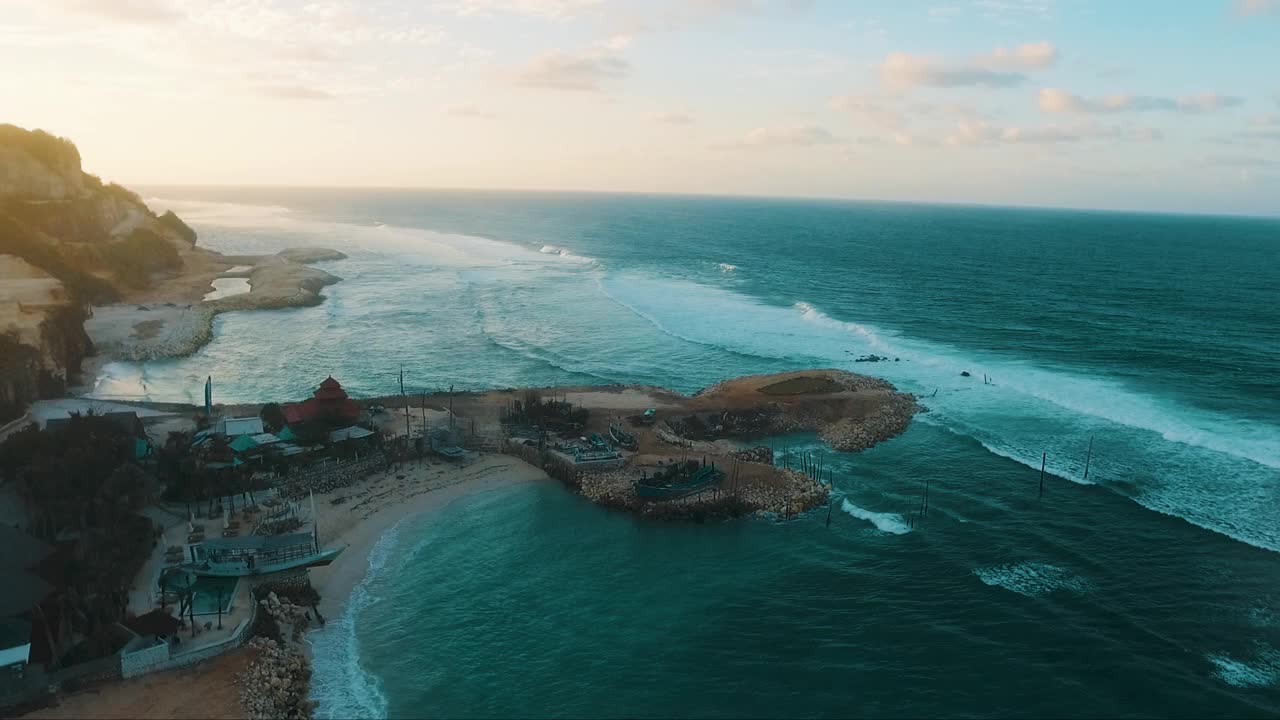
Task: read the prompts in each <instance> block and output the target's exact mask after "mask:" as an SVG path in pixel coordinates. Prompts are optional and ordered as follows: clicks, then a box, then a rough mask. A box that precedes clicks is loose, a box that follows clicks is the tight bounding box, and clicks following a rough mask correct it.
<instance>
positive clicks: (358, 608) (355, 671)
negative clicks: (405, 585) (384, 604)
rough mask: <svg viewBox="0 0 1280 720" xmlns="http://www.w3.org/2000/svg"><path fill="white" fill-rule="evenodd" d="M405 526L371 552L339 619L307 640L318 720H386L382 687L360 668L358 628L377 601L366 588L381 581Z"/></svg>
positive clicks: (388, 534) (398, 525)
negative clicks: (384, 718)
mask: <svg viewBox="0 0 1280 720" xmlns="http://www.w3.org/2000/svg"><path fill="white" fill-rule="evenodd" d="M404 522H405V521H404V520H401V521H400V522H398V523H396V524H395V525H393V526H392V527H391V528H390V529H389V530H387V531H386V532H385V533H383V534H382V537H380V538H378V541H377V542H376V543H374V545H373V548H371V549H370V551H369V559H368V565H369V569H368V570H367V571H366V572H365V576H364V579H363V580H361V581H360V583H359V584H358V585H356V587H355V588H354V589H353V590H352V591H351V595H350V597H348V598H347V601H346V603H345V605H344V606H343V609H342V613H341V614H340V616H339V617H337V618H335V619H333V620H330V621H329V623H328V624H326V625H325V627H324V629H323V630H320V631H319V632H315V631H313V632H311V633H308V634H307V636H306V638H307V642H308V643H310V644H311V646H312V653H311V654H312V677H311V699H312V700H315V701H317V702H318V703H319V707H318V708H316V717H317V718H321V719H325V718H333V719H335V720H336V719H338V718H381V717H386V716H387V696H386V694H385V693H384V692H383V690H382V683H381V681H380V680H379V679H378V678H377V676H375V675H373V674H372V673H370V672H368V671H367V670H365V669H364V667H363V666H362V665H361V664H360V641H359V639H358V637H357V634H356V624H357V623H358V621H359V618H360V615H361V614H362V613H363V612H364V610H365V609H366V608H369V607H372V606H373V605H376V604H377V603H378V602H379V601H380V600H381V598H380V597H379V596H377V595H375V594H374V593H373V592H372V590H371V588H370V584H371V583H373V582H375V581H376V580H377V579H378V578H379V577H380V576H381V574H382V570H383V569H384V568H385V567H386V565H387V561H388V559H389V558H390V557H391V555H392V553H393V552H394V551H395V549H396V548H397V546H398V545H399V542H400V534H401V527H402V526H403V525H404Z"/></svg>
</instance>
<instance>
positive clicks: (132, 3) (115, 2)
mask: <svg viewBox="0 0 1280 720" xmlns="http://www.w3.org/2000/svg"><path fill="white" fill-rule="evenodd" d="M48 6H49V7H50V8H53V9H61V10H65V11H67V12H71V13H78V14H83V15H91V16H94V17H97V18H100V19H104V20H109V21H114V22H120V23H128V24H138V25H154V24H165V23H172V22H177V21H179V20H181V19H182V18H183V14H182V12H181V11H180V10H178V9H177V8H175V7H174V6H173V5H172V4H171V3H170V2H169V0H50V1H49V5H48Z"/></svg>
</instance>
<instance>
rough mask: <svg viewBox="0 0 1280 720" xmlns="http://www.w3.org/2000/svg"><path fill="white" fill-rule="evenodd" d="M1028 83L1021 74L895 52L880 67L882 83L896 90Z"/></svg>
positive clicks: (1010, 85) (1002, 85)
mask: <svg viewBox="0 0 1280 720" xmlns="http://www.w3.org/2000/svg"><path fill="white" fill-rule="evenodd" d="M1024 80H1026V77H1025V76H1024V75H1022V74H1020V73H1010V72H997V71H995V70H989V69H987V68H984V67H978V66H974V65H948V64H946V63H944V62H942V61H940V60H938V59H936V58H931V57H927V56H924V55H908V54H906V53H893V54H891V55H889V56H888V57H887V58H885V59H884V62H883V63H881V64H880V81H881V82H883V83H884V84H885V85H887V86H889V87H894V88H901V89H907V88H912V87H916V86H929V87H963V86H967V85H976V86H981V87H1012V86H1014V85H1018V84H1020V83H1022V82H1023V81H1024Z"/></svg>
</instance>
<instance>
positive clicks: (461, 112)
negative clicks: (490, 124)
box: [440, 103, 494, 118]
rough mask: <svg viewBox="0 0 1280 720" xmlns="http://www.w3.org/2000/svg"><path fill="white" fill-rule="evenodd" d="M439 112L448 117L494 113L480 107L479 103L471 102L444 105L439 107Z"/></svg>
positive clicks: (485, 116) (489, 114)
mask: <svg viewBox="0 0 1280 720" xmlns="http://www.w3.org/2000/svg"><path fill="white" fill-rule="evenodd" d="M440 112H442V113H444V114H445V115H448V116H450V117H463V118H492V117H494V114H493V113H492V112H491V111H489V110H486V109H485V108H482V107H480V106H479V105H474V104H472V103H456V104H452V105H445V106H444V107H443V108H441V109H440Z"/></svg>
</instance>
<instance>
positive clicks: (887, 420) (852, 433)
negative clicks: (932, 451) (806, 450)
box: [820, 393, 924, 452]
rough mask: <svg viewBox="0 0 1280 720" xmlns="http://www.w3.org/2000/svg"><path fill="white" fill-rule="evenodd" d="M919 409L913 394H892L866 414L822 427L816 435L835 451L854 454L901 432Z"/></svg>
mask: <svg viewBox="0 0 1280 720" xmlns="http://www.w3.org/2000/svg"><path fill="white" fill-rule="evenodd" d="M923 409H924V408H922V407H921V406H920V404H919V403H917V402H916V398H915V396H914V395H908V394H906V393H894V394H892V395H890V396H889V397H888V398H886V400H885V402H884V403H883V404H881V405H880V406H879V407H878V408H877V409H876V411H875V412H873V413H871V414H870V415H867V416H866V417H864V418H861V419H856V420H855V419H853V418H844V419H842V420H837V421H836V422H833V423H830V424H828V425H826V426H824V427H822V429H821V430H820V434H821V435H822V439H823V440H825V441H826V442H827V444H828V445H830V446H831V447H833V448H835V449H836V450H842V451H844V452H858V451H859V450H866V449H867V448H869V447H871V446H872V445H875V444H876V443H878V442H880V441H882V440H888V439H889V438H891V437H894V436H896V435H898V434H900V433H902V432H903V431H904V430H906V429H907V425H909V424H911V417H912V416H913V415H915V414H916V413H918V412H920V411H922V410H923Z"/></svg>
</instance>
